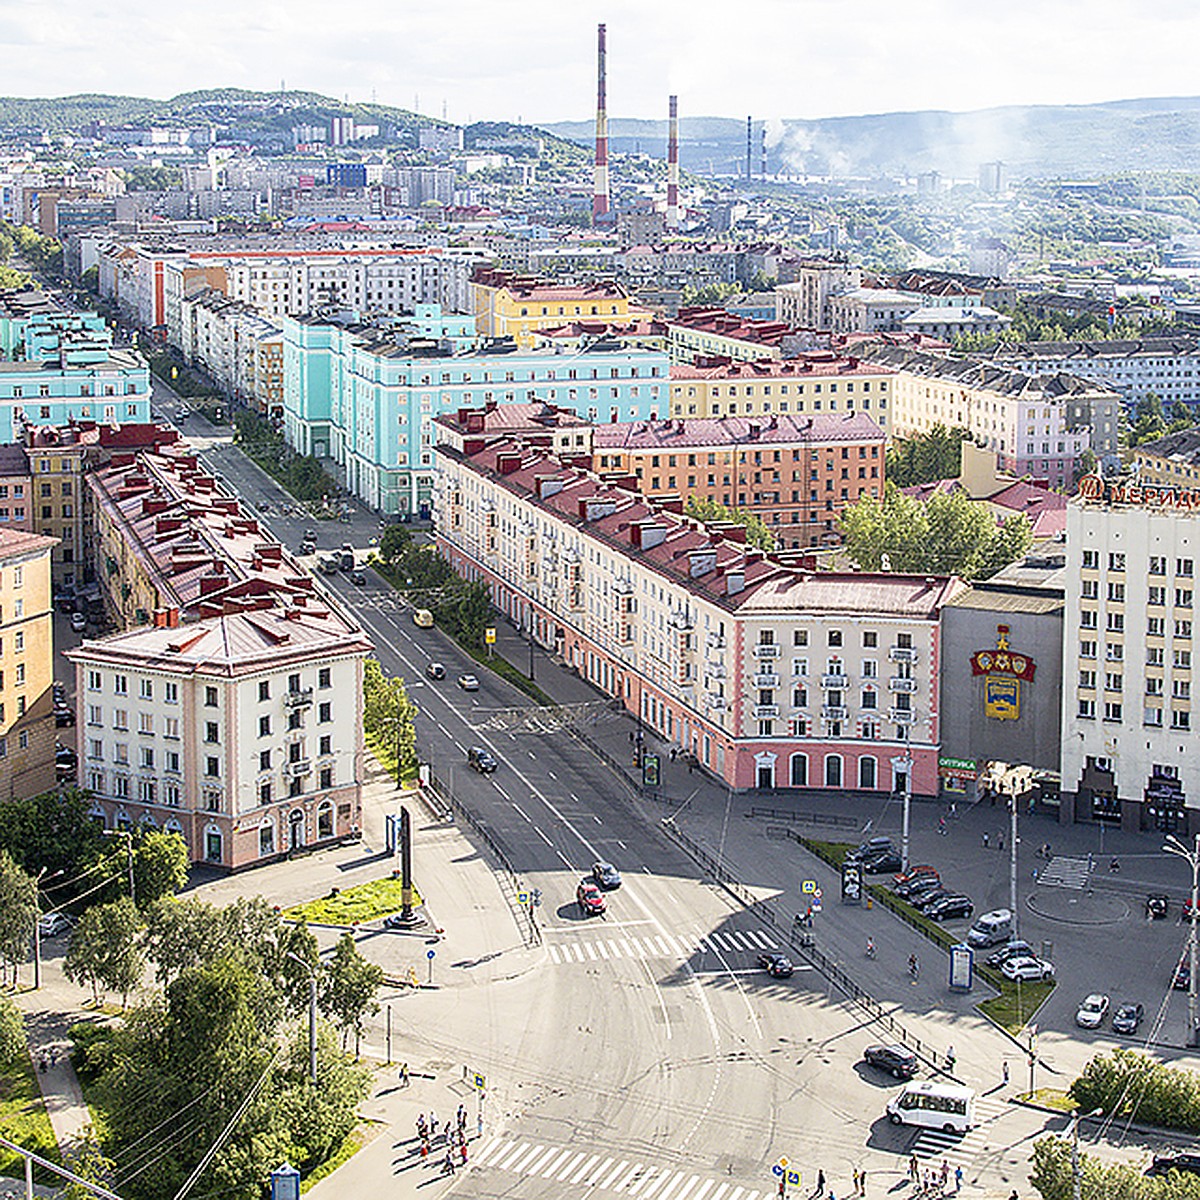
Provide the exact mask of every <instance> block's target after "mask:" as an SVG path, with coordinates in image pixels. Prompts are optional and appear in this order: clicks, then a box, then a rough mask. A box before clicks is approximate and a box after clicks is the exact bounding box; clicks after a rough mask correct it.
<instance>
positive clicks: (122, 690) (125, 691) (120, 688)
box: [113, 675, 129, 696]
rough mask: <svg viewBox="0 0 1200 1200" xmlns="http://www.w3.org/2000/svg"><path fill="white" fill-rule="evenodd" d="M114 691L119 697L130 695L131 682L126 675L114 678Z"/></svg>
mask: <svg viewBox="0 0 1200 1200" xmlns="http://www.w3.org/2000/svg"><path fill="white" fill-rule="evenodd" d="M113 691H114V692H115V693H116V694H117V695H118V696H128V695H129V680H128V679H127V678H126V677H125V676H124V675H114V676H113Z"/></svg>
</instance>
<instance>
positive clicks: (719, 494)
mask: <svg viewBox="0 0 1200 1200" xmlns="http://www.w3.org/2000/svg"><path fill="white" fill-rule="evenodd" d="M885 441H886V435H885V434H884V432H883V430H882V429H880V428H879V426H878V425H876V424H875V422H874V421H872V420H871V418H870V417H869V416H867V415H866V414H865V413H863V412H852V411H851V412H845V413H842V414H841V415H838V416H834V415H828V416H810V417H800V416H788V415H787V414H783V415H775V414H773V415H771V416H769V417H696V418H693V419H689V420H678V419H676V418H668V419H667V420H665V421H622V422H618V423H616V424H607V425H598V426H596V429H595V430H594V432H593V435H592V455H593V457H592V466H593V469H594V470H596V471H598V472H600V473H601V474H604V473H606V472H611V473H613V474H615V475H618V476H630V477H632V479H633V480H634V481H635V482H634V483H633V487H634V489H635V490H636V491H637V492H639V493H640V494H641V495H642V496H645V497H646V498H648V499H650V500H664V499H674V498H678V497H683V498H684V499H685V500H686V499H689V498H690V497H692V496H695V497H697V498H699V499H703V500H715V501H716V502H717V503H718V504H723V505H724V506H725V507H726V508H736V509H737V510H738V511H739V512H743V513H752V514H753V515H754V516H757V517H759V518H760V519H761V520H762V521H763V523H764V524H765V525H766V526H767V528H768V529H769V530H770V531H771V533H773V534H774V535H775V537H776V539H777V542H778V544H779V545H780V546H781V547H786V548H792V549H796V548H803V547H807V546H828V545H837V544H838V543H839V542H840V541H841V533H840V531H839V530H840V520H841V515H842V511H843V510H844V509H845V507H846V506H847V505H848V504H853V503H855V502H856V501H858V500H859V499H861V498H862V497H863V496H874V497H876V498H878V497H881V496H882V495H883V484H884V445H885Z"/></svg>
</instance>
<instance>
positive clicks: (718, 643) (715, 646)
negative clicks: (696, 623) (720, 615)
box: [704, 633, 725, 650]
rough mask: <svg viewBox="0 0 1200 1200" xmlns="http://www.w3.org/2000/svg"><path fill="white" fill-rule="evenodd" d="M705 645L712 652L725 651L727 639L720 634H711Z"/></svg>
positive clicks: (705, 640)
mask: <svg viewBox="0 0 1200 1200" xmlns="http://www.w3.org/2000/svg"><path fill="white" fill-rule="evenodd" d="M704 644H705V645H706V646H707V647H708V648H709V649H710V650H724V649H725V639H724V638H723V637H722V636H721V635H720V634H719V633H710V634H709V635H708V637H706V638H705V639H704Z"/></svg>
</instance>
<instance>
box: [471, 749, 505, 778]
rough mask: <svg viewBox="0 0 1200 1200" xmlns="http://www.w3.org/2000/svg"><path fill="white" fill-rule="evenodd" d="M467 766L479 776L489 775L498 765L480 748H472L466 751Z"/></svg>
mask: <svg viewBox="0 0 1200 1200" xmlns="http://www.w3.org/2000/svg"><path fill="white" fill-rule="evenodd" d="M467 765H468V766H469V767H471V769H472V770H475V771H478V772H479V773H480V775H490V774H491V773H492V772H493V771H494V770H495V769H496V768H497V767H498V766H499V765H500V764H499V763H498V762H497V761H496V760H495V759H494V758H493V757H492V756H491V754H489V753H488V752H487V751H486V750H485V749H484V748H483V747H482V746H472V747H471V748H470V749H469V750H468V751H467Z"/></svg>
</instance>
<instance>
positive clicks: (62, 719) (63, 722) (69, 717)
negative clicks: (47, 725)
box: [54, 704, 75, 729]
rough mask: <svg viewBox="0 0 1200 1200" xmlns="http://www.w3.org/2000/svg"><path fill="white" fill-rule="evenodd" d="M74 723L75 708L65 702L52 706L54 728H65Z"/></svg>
mask: <svg viewBox="0 0 1200 1200" xmlns="http://www.w3.org/2000/svg"><path fill="white" fill-rule="evenodd" d="M74 724H75V710H74V709H73V708H71V707H70V705H67V704H56V705H55V706H54V728H55V729H66V728H67V727H68V726H71V725H74Z"/></svg>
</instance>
